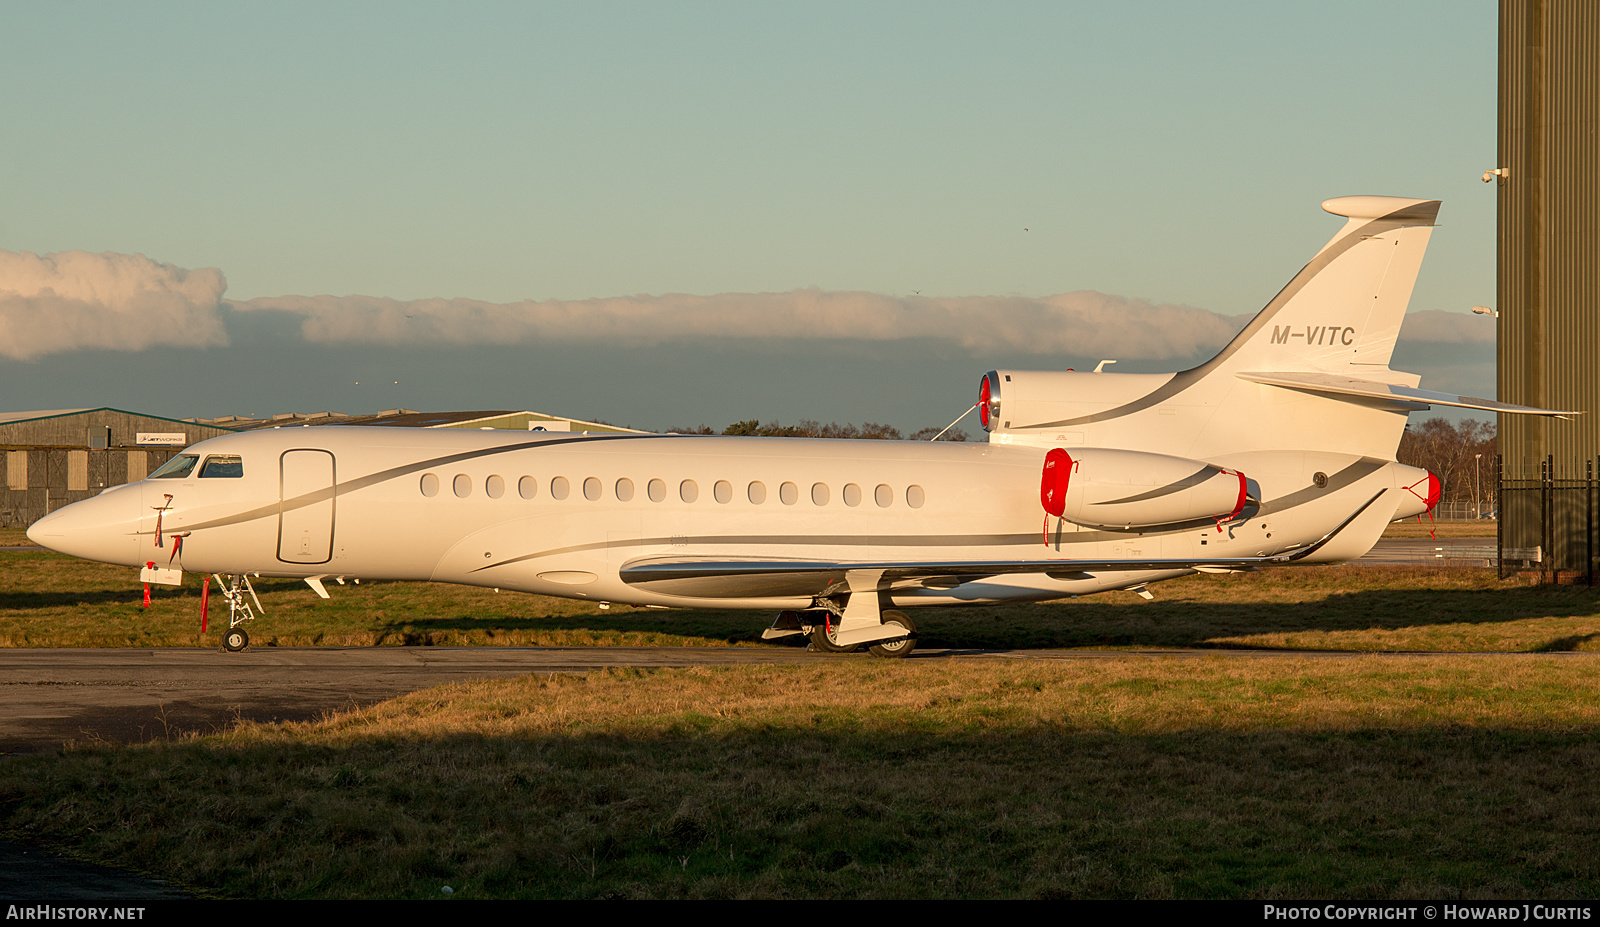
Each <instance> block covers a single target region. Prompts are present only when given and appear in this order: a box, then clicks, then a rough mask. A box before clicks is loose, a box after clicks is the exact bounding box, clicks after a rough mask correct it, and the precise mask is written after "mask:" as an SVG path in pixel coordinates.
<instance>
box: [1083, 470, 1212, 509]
mask: <svg viewBox="0 0 1600 927" xmlns="http://www.w3.org/2000/svg"><path fill="white" fill-rule="evenodd" d="M1221 472H1222V471H1221V470H1219V469H1217V468H1216V467H1212V466H1209V465H1208V466H1204V467H1201V468H1200V469H1198V470H1196V471H1194V472H1193V473H1191V474H1189V475H1188V476H1186V477H1184V478H1183V479H1181V480H1179V481H1177V482H1176V483H1168V484H1167V485H1165V486H1157V487H1156V488H1155V489H1152V490H1150V491H1149V492H1142V493H1139V494H1138V495H1136V496H1124V497H1123V498H1121V499H1111V500H1109V501H1107V502H1091V503H1090V505H1121V504H1122V503H1124V502H1145V501H1148V500H1150V499H1159V498H1161V497H1162V496H1170V495H1172V494H1173V493H1175V492H1182V491H1184V490H1185V489H1190V488H1192V487H1195V486H1199V485H1200V484H1201V483H1204V482H1205V481H1206V480H1209V479H1211V478H1212V477H1213V476H1215V475H1216V474H1218V473H1221Z"/></svg>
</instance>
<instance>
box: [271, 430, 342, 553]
mask: <svg viewBox="0 0 1600 927" xmlns="http://www.w3.org/2000/svg"><path fill="white" fill-rule="evenodd" d="M278 485H279V493H278V499H279V509H278V559H279V560H282V561H283V562H284V563H327V562H328V561H329V560H332V559H333V506H334V472H333V454H331V453H329V452H328V451H320V450H294V451H285V452H284V454H283V457H282V458H281V469H280V472H279V484H278Z"/></svg>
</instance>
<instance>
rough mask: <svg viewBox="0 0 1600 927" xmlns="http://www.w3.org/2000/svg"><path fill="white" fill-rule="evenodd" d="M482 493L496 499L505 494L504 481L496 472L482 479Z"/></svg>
mask: <svg viewBox="0 0 1600 927" xmlns="http://www.w3.org/2000/svg"><path fill="white" fill-rule="evenodd" d="M483 492H484V495H486V496H488V497H489V498H491V499H498V498H500V497H501V496H503V495H505V494H506V481H505V480H504V479H503V478H502V477H501V476H500V475H499V474H498V473H497V474H495V475H493V476H491V477H489V478H488V479H486V480H484V481H483Z"/></svg>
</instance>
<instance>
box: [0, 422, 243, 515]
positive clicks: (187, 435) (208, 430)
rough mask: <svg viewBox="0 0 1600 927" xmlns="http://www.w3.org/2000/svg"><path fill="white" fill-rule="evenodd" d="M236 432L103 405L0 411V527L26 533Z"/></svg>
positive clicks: (225, 428) (231, 429)
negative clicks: (67, 508)
mask: <svg viewBox="0 0 1600 927" xmlns="http://www.w3.org/2000/svg"><path fill="white" fill-rule="evenodd" d="M237 430H238V429H235V428H227V427H221V426H217V425H208V424H202V423H199V422H195V421H187V422H185V421H178V420H177V419H170V418H162V417H161V416H157V415H144V414H142V413H139V412H127V411H124V410H122V409H113V408H110V407H108V406H102V407H100V408H97V409H51V410H45V411H36V412H0V473H3V474H4V476H5V483H4V486H3V488H0V527H26V526H28V525H31V524H33V523H34V522H35V521H38V520H39V519H40V518H43V517H44V516H45V515H47V514H49V513H50V512H53V511H55V510H56V509H59V508H61V507H62V506H63V505H66V504H68V503H69V502H77V501H78V500H80V499H87V498H89V497H90V496H93V495H95V494H96V493H98V492H100V491H101V490H103V489H105V488H106V487H108V486H116V485H118V484H120V483H130V482H133V481H134V480H142V479H144V478H145V475H146V474H148V473H149V472H150V471H152V470H154V469H155V468H157V467H159V466H161V465H162V464H164V463H166V462H167V459H168V458H170V457H172V455H174V454H176V453H177V452H178V451H180V450H182V449H183V448H184V447H187V446H188V445H190V444H193V443H194V442H196V441H204V440H205V439H206V438H215V437H217V436H218V435H225V434H228V433H230V432H233V431H237Z"/></svg>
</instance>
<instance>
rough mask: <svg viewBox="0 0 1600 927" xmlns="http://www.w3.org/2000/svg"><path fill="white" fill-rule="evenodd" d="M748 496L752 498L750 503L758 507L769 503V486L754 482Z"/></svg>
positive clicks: (758, 481)
mask: <svg viewBox="0 0 1600 927" xmlns="http://www.w3.org/2000/svg"><path fill="white" fill-rule="evenodd" d="M748 495H749V496H750V501H751V502H752V503H754V504H756V505H760V504H761V503H763V502H765V501H767V484H765V483H763V482H761V481H760V480H755V481H753V482H752V483H751V484H750V490H749V493H748Z"/></svg>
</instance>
